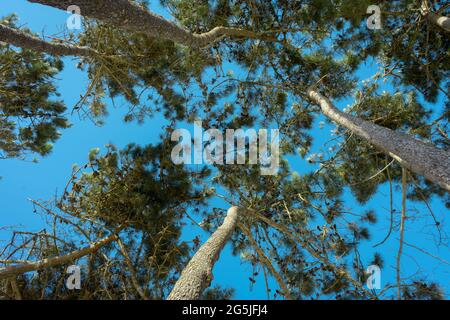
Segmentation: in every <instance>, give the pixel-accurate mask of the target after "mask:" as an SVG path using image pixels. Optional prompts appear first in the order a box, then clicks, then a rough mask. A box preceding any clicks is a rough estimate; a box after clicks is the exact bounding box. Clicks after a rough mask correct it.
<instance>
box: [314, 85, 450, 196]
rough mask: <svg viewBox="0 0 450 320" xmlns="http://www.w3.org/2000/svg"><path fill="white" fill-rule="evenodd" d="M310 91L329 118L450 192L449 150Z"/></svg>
mask: <svg viewBox="0 0 450 320" xmlns="http://www.w3.org/2000/svg"><path fill="white" fill-rule="evenodd" d="M307 93H308V96H309V97H310V98H311V100H312V101H314V102H315V103H317V104H318V105H320V108H321V109H322V113H323V114H324V115H325V116H326V117H328V118H329V119H331V120H333V121H334V122H336V123H337V124H339V125H341V126H343V127H345V128H347V129H349V130H350V131H352V132H353V133H355V134H356V135H358V136H359V137H361V138H363V139H365V140H367V141H368V142H370V143H371V144H373V145H374V146H376V147H377V148H379V149H380V150H382V151H383V152H385V153H386V154H389V155H390V156H391V157H392V158H394V159H395V160H397V161H398V162H399V163H400V164H401V165H402V166H404V167H406V168H408V169H409V170H411V171H413V172H415V173H417V174H419V175H422V176H424V177H425V178H427V179H428V180H430V181H432V182H434V183H436V184H438V185H440V186H441V187H442V188H444V189H446V190H447V191H450V153H449V152H446V151H444V150H441V149H439V148H436V147H435V146H433V145H430V144H427V143H424V142H422V141H420V140H417V139H415V138H413V137H411V136H409V135H407V134H404V133H400V132H396V131H393V130H391V129H388V128H384V127H381V126H379V125H376V124H374V123H371V122H368V121H365V120H362V119H360V118H357V117H354V116H351V115H349V114H346V113H344V112H342V111H340V110H339V109H337V108H336V107H335V106H334V105H333V104H332V103H331V102H330V101H329V100H328V99H327V98H325V97H324V96H322V95H321V94H320V93H319V92H317V91H316V90H315V89H313V88H310V89H308V92H307Z"/></svg>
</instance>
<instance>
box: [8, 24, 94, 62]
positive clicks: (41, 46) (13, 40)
mask: <svg viewBox="0 0 450 320" xmlns="http://www.w3.org/2000/svg"><path fill="white" fill-rule="evenodd" d="M0 41H2V42H6V43H9V44H12V45H14V46H16V47H20V48H26V49H31V50H35V51H39V52H46V53H49V54H52V55H56V56H90V55H92V54H94V53H95V50H92V49H90V48H87V47H77V46H71V45H67V44H62V43H51V42H47V41H45V40H42V39H39V38H37V37H34V36H32V35H30V34H27V33H25V32H23V31H21V30H18V29H14V28H10V27H8V26H5V25H2V24H0Z"/></svg>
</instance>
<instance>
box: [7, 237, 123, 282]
mask: <svg viewBox="0 0 450 320" xmlns="http://www.w3.org/2000/svg"><path fill="white" fill-rule="evenodd" d="M115 240H117V235H116V234H111V235H110V236H108V237H106V238H104V239H102V240H99V241H97V242H94V243H92V244H91V245H89V246H87V247H84V248H82V249H79V250H75V251H72V252H70V253H68V254H66V255H63V256H57V257H51V258H47V259H43V260H39V261H36V262H30V263H23V264H19V265H13V266H9V267H6V268H3V269H0V280H2V279H6V278H9V277H13V276H16V275H19V274H23V273H26V272H30V271H37V270H43V269H46V268H51V267H55V266H59V265H63V264H67V263H70V262H72V261H75V260H77V259H80V258H82V257H84V256H87V255H88V254H91V253H93V252H95V251H97V250H99V249H100V248H102V247H104V246H105V245H107V244H109V243H111V242H113V241H115Z"/></svg>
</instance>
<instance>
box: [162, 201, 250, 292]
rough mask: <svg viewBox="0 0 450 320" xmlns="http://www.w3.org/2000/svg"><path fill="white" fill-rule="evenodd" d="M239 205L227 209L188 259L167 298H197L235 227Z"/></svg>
mask: <svg viewBox="0 0 450 320" xmlns="http://www.w3.org/2000/svg"><path fill="white" fill-rule="evenodd" d="M240 211H241V210H240V208H239V207H231V208H230V209H228V212H227V216H226V217H225V220H224V221H223V224H222V225H221V226H220V227H219V228H218V229H217V230H216V231H215V232H214V233H213V234H212V235H211V237H210V238H209V239H208V241H206V242H205V244H203V245H202V246H201V247H200V249H199V250H198V251H197V253H196V254H195V255H194V256H193V257H192V259H191V261H189V263H188V265H187V266H186V268H185V269H184V270H183V272H182V273H181V276H180V278H179V279H178V281H177V283H176V284H175V286H174V287H173V289H172V291H171V292H170V294H169V296H168V297H167V300H197V299H200V297H201V295H202V293H203V291H204V290H205V289H206V288H208V287H209V285H210V284H211V281H212V279H213V275H212V269H213V268H214V264H215V263H216V261H217V259H219V255H220V253H221V251H222V249H223V247H224V246H225V244H226V242H227V240H228V239H229V238H230V236H231V234H232V233H233V231H234V230H235V229H236V226H237V222H238V217H239V214H240Z"/></svg>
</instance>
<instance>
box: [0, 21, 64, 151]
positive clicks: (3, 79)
mask: <svg viewBox="0 0 450 320" xmlns="http://www.w3.org/2000/svg"><path fill="white" fill-rule="evenodd" d="M3 23H4V24H6V25H8V26H10V27H15V24H16V18H15V16H9V17H6V18H4V19H3ZM25 31H27V30H25ZM27 32H28V31H27ZM0 66H1V67H0V127H1V131H0V157H6V158H9V157H20V156H22V155H24V154H26V153H29V152H34V153H37V154H40V155H42V156H45V155H47V154H49V153H50V151H51V150H52V142H55V141H56V140H57V139H58V138H59V137H60V132H59V130H60V129H65V128H68V127H69V122H68V120H67V118H66V117H65V114H64V113H65V111H66V107H65V106H64V104H63V103H62V102H61V101H57V100H54V98H55V97H57V96H58V93H57V91H56V87H55V84H54V77H55V76H56V74H58V73H59V72H60V71H61V70H62V68H63V64H62V61H61V60H59V59H57V58H53V57H48V56H46V55H43V54H41V53H36V52H34V51H31V50H22V49H19V50H18V49H16V48H13V47H12V46H10V45H8V44H5V43H0Z"/></svg>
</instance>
